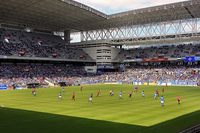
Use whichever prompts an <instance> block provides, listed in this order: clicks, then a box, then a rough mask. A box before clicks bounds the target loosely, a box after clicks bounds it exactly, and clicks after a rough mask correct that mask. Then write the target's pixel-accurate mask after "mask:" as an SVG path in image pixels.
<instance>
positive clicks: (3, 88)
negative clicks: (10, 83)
mask: <svg viewBox="0 0 200 133" xmlns="http://www.w3.org/2000/svg"><path fill="white" fill-rule="evenodd" d="M7 88H8V87H7V85H6V84H0V90H6V89H7Z"/></svg>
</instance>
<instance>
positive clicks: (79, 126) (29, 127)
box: [0, 107, 200, 133]
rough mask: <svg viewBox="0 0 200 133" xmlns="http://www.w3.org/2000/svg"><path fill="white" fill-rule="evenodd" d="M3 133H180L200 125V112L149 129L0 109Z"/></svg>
mask: <svg viewBox="0 0 200 133" xmlns="http://www.w3.org/2000/svg"><path fill="white" fill-rule="evenodd" d="M0 122H1V124H0V131H1V133H59V132H62V133H178V132H180V131H182V130H183V129H186V128H188V127H191V126H193V125H196V124H199V123H200V111H196V112H193V113H190V114H186V115H183V116H180V117H177V118H174V119H171V120H168V121H165V122H162V123H159V124H156V125H153V126H150V127H146V126H140V125H131V124H124V123H115V122H110V121H103V120H94V119H87V118H80V117H72V116H65V115H56V114H50V113H41V112H35V111H27V110H20V109H11V108H5V107H4V108H1V107H0Z"/></svg>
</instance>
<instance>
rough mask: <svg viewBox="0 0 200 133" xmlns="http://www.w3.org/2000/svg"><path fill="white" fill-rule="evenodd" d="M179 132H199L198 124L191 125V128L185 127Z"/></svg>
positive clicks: (199, 126)
mask: <svg viewBox="0 0 200 133" xmlns="http://www.w3.org/2000/svg"><path fill="white" fill-rule="evenodd" d="M180 133H200V124H199V125H196V126H193V127H191V128H188V129H185V130H183V131H181V132H180Z"/></svg>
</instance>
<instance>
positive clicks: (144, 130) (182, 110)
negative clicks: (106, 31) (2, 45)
mask: <svg viewBox="0 0 200 133" xmlns="http://www.w3.org/2000/svg"><path fill="white" fill-rule="evenodd" d="M132 88H133V86H131V85H90V86H84V87H83V91H82V92H81V91H80V87H67V88H66V89H65V92H64V93H63V99H62V100H58V93H59V92H60V91H61V89H60V88H49V89H37V96H35V97H34V96H32V95H31V90H14V91H11V90H7V91H0V105H1V106H3V107H0V122H1V124H0V131H1V132H4V133H13V132H20V133H23V132H24V133H27V132H29V133H35V132H37V133H55V132H69V133H70V132H76V133H82V132H87V133H102V132H103V133H107V132H108V133H110V132H115V133H122V132H125V133H169V132H170V133H176V132H179V131H181V130H183V129H185V128H187V127H190V126H192V125H195V124H198V123H200V88H198V87H167V88H166V89H165V92H164V94H163V95H164V98H165V106H164V107H161V105H160V101H159V99H157V100H154V99H153V93H154V91H155V89H159V90H160V94H162V92H161V89H162V87H158V86H140V87H139V92H138V93H134V94H133V97H132V98H129V97H128V92H130V91H131V90H132ZM98 89H100V90H101V94H100V96H99V97H96V93H97V90H98ZM111 89H113V90H114V92H115V95H114V96H113V97H111V96H109V91H110V90H111ZM121 89H122V90H123V99H119V96H118V95H119V91H120V90H121ZM142 90H144V91H145V97H142V96H141V91H142ZM73 91H75V92H76V101H72V100H71V97H72V92H73ZM91 93H93V94H94V98H93V103H92V104H91V103H88V98H89V96H90V94H91ZM177 96H181V105H178V104H177V101H176V97H177Z"/></svg>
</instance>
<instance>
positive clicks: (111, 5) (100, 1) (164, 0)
mask: <svg viewBox="0 0 200 133" xmlns="http://www.w3.org/2000/svg"><path fill="white" fill-rule="evenodd" d="M75 1H78V2H80V3H83V4H85V5H88V6H90V7H93V8H95V9H97V10H99V11H102V12H104V13H106V14H114V13H119V12H124V11H128V10H134V9H139V8H145V7H151V6H157V5H162V4H168V3H175V2H180V1H186V0H75Z"/></svg>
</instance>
